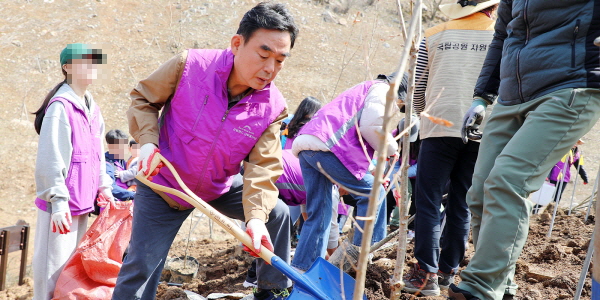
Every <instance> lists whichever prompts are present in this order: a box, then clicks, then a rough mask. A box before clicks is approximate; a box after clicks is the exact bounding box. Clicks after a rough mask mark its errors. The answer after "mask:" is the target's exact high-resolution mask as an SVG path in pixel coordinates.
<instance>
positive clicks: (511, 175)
mask: <svg viewBox="0 0 600 300" xmlns="http://www.w3.org/2000/svg"><path fill="white" fill-rule="evenodd" d="M599 117H600V89H562V90H558V91H555V92H552V93H549V94H547V95H544V96H541V97H538V98H536V99H534V100H531V101H529V102H525V103H523V104H518V105H511V106H504V105H500V104H498V105H496V106H494V110H493V111H492V115H491V117H490V119H489V121H488V123H487V125H486V127H485V131H484V133H483V138H482V140H481V145H480V148H479V156H478V157H477V163H476V164H475V172H474V174H473V183H472V185H471V188H470V189H469V192H468V193H467V203H468V204H469V209H470V210H471V213H472V220H471V227H472V228H473V244H474V246H475V254H474V255H473V257H472V258H471V261H470V262H469V265H468V266H467V268H466V269H465V270H463V271H462V272H461V273H460V277H461V279H462V281H461V283H460V284H459V287H460V288H462V289H465V290H467V291H469V292H471V293H472V294H473V295H475V296H477V297H479V298H480V299H482V300H484V299H485V300H497V299H502V297H503V295H504V294H505V293H507V294H514V293H515V292H516V291H515V289H516V285H515V284H514V281H513V279H514V278H513V277H514V274H515V266H516V262H517V259H518V258H519V256H520V255H521V251H522V250H523V246H524V245H525V242H526V241H527V235H528V233H529V215H530V214H531V209H532V207H533V204H532V202H530V201H529V200H527V197H529V194H530V193H532V192H534V191H536V190H538V189H539V188H540V187H541V186H542V184H543V182H544V179H545V178H546V175H547V174H548V172H550V169H551V168H552V166H554V164H555V163H556V162H557V161H558V160H560V159H561V157H563V156H564V155H565V154H566V153H568V152H569V150H570V149H571V148H572V147H573V145H575V143H576V142H577V140H578V139H579V138H581V137H582V136H583V135H584V134H586V133H587V132H588V131H589V130H590V129H591V128H592V127H593V126H594V124H596V121H598V118H599Z"/></svg>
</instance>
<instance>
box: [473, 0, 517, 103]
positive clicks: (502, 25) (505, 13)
mask: <svg viewBox="0 0 600 300" xmlns="http://www.w3.org/2000/svg"><path fill="white" fill-rule="evenodd" d="M511 20H512V0H502V1H500V6H499V7H498V19H497V20H496V25H495V26H494V38H493V39H492V43H491V44H490V47H489V50H488V53H487V55H486V57H485V60H484V62H483V67H482V68H481V73H479V79H478V80H477V84H476V85H475V92H474V93H473V97H481V98H483V99H484V100H486V101H487V102H489V104H493V103H494V101H495V100H496V97H497V96H498V87H499V86H500V62H501V60H502V48H503V47H504V39H506V36H507V33H506V25H507V24H508V23H509V22H510V21H511Z"/></svg>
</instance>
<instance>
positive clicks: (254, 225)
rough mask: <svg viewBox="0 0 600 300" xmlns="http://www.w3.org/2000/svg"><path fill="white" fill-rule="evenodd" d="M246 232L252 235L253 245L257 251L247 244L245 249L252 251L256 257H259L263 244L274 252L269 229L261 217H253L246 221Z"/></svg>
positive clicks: (251, 253)
mask: <svg viewBox="0 0 600 300" xmlns="http://www.w3.org/2000/svg"><path fill="white" fill-rule="evenodd" d="M246 233H248V235H250V238H251V239H252V246H253V247H254V249H256V252H254V251H253V250H252V249H250V248H249V247H247V246H245V245H244V251H246V252H248V253H250V255H252V256H254V257H259V255H258V253H260V250H261V245H263V246H265V247H266V248H267V249H269V250H271V252H273V243H271V237H270V236H269V231H267V227H266V226H265V222H263V221H262V220H260V219H251V220H250V221H248V223H246Z"/></svg>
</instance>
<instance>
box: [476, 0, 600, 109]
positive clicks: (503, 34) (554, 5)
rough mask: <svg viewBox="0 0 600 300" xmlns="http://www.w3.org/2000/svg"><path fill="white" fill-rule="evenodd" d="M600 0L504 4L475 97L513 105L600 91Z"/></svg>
mask: <svg viewBox="0 0 600 300" xmlns="http://www.w3.org/2000/svg"><path fill="white" fill-rule="evenodd" d="M599 20H600V0H556V1H548V0H502V1H501V2H500V6H499V8H498V19H497V21H496V25H495V33H494V39H493V40H492V43H491V45H490V49H489V51H488V53H487V57H486V60H485V62H484V66H483V68H482V70H481V74H480V75H479V79H478V81H477V85H476V87H475V94H474V96H481V97H483V98H484V99H486V100H488V101H491V102H493V100H494V99H495V97H496V96H498V103H500V104H503V105H514V104H519V103H524V102H527V101H529V100H532V99H535V98H537V97H540V96H543V95H545V94H548V93H551V92H554V91H556V90H560V89H564V88H600V58H599V50H600V49H599V48H598V47H597V46H595V45H594V44H593V41H594V39H595V38H596V37H598V36H600V21H599Z"/></svg>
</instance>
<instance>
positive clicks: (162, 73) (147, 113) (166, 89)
mask: <svg viewBox="0 0 600 300" xmlns="http://www.w3.org/2000/svg"><path fill="white" fill-rule="evenodd" d="M186 60H187V51H184V52H182V53H181V54H178V55H175V56H174V57H173V58H171V59H169V60H168V61H167V62H165V63H164V64H162V65H161V66H160V67H158V69H156V70H155V71H154V72H152V74H150V76H148V78H146V79H144V80H142V81H140V82H139V83H138V84H137V86H136V87H135V88H134V89H133V90H132V91H131V94H130V96H131V105H130V106H129V109H128V110H127V119H128V121H129V133H130V134H131V136H132V137H133V138H134V139H135V140H136V141H137V142H138V143H139V144H140V145H144V144H147V143H153V144H155V145H158V115H159V111H160V110H161V109H162V107H163V106H164V105H165V103H167V101H168V100H169V99H171V96H172V95H173V94H174V93H175V89H176V88H177V85H178V84H179V79H180V78H181V73H182V71H183V67H184V66H185V62H186Z"/></svg>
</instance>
